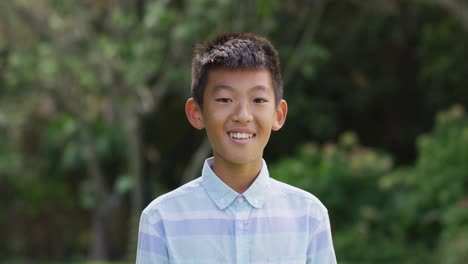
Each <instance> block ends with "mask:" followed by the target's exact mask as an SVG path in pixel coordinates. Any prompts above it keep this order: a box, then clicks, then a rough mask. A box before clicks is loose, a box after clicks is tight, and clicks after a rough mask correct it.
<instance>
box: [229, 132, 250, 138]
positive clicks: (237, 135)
mask: <svg viewBox="0 0 468 264" xmlns="http://www.w3.org/2000/svg"><path fill="white" fill-rule="evenodd" d="M229 136H230V137H231V138H236V139H240V138H242V139H244V138H252V137H253V134H250V133H234V132H231V133H229Z"/></svg>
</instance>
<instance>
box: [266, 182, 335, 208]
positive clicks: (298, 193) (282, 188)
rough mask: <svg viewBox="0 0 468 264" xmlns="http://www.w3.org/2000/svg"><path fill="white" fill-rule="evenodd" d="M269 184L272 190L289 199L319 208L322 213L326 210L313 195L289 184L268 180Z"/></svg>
mask: <svg viewBox="0 0 468 264" xmlns="http://www.w3.org/2000/svg"><path fill="white" fill-rule="evenodd" d="M270 180H271V181H270V184H271V187H272V189H273V190H275V192H277V193H281V194H283V195H286V196H287V197H288V198H289V199H292V200H296V201H302V202H304V203H306V204H308V205H310V206H314V207H319V208H320V209H321V210H322V211H323V212H325V213H327V212H328V210H327V208H326V207H325V205H324V204H323V203H322V202H321V201H320V200H319V199H318V198H317V197H316V196H315V195H313V194H311V193H310V192H307V191H305V190H303V189H300V188H298V187H295V186H292V185H290V184H287V183H284V182H281V181H278V180H276V179H274V178H270Z"/></svg>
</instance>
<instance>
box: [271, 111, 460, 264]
mask: <svg viewBox="0 0 468 264" xmlns="http://www.w3.org/2000/svg"><path fill="white" fill-rule="evenodd" d="M417 147H418V153H419V154H418V158H417V160H416V162H415V164H414V165H413V166H408V167H397V168H394V166H393V162H392V158H391V157H390V156H389V155H388V154H386V153H382V152H379V151H376V150H373V149H369V148H366V147H363V146H359V144H358V142H357V140H356V137H355V136H354V134H352V133H345V134H344V135H342V136H341V138H340V140H339V143H338V144H325V145H323V146H318V145H316V144H312V143H308V144H305V145H304V146H303V147H302V148H301V149H300V150H299V151H298V153H297V154H296V156H294V157H291V158H288V159H284V160H281V161H280V162H278V163H277V164H274V165H273V166H271V168H270V171H271V174H272V176H273V177H274V178H277V179H279V180H281V181H284V182H287V183H290V184H292V185H295V186H297V187H300V188H302V189H305V190H307V191H309V192H311V193H313V194H315V195H316V196H317V197H319V198H320V199H321V201H322V202H323V203H324V204H325V205H326V206H327V208H328V209H329V215H330V219H331V223H332V229H333V238H334V244H335V250H336V253H337V257H338V259H339V260H346V261H351V262H353V261H356V262H362V261H366V262H371V263H381V262H391V263H421V262H427V263H454V264H455V263H464V260H465V259H466V258H467V257H468V253H467V252H468V239H467V237H468V210H467V209H468V118H467V117H466V116H465V113H464V110H463V108H462V107H461V106H457V105H456V106H453V107H452V108H451V109H449V110H448V111H445V112H441V113H439V114H438V115H437V118H436V124H435V127H434V128H433V130H432V131H431V132H430V133H428V134H425V135H421V136H420V137H419V138H418V142H417Z"/></svg>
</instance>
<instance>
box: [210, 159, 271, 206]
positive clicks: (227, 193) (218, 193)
mask: <svg viewBox="0 0 468 264" xmlns="http://www.w3.org/2000/svg"><path fill="white" fill-rule="evenodd" d="M212 163H213V158H209V159H207V160H205V164H204V165H203V170H202V183H203V186H204V188H205V190H206V191H207V193H208V195H209V196H210V198H211V199H212V200H213V202H214V203H215V204H216V206H217V207H218V208H219V209H221V210H224V209H226V208H227V207H228V206H229V205H230V204H231V203H232V202H233V201H234V200H235V199H236V198H237V196H239V193H237V192H236V191H234V190H233V189H231V187H229V186H228V185H227V184H225V183H224V182H223V181H222V180H221V179H220V178H219V177H218V176H216V174H215V173H214V171H213V170H212V169H211V166H210V165H211V164H212ZM269 178H270V175H269V173H268V168H267V166H266V163H265V161H264V160H263V164H262V169H261V170H260V173H259V174H258V176H257V178H256V179H255V181H254V182H253V183H252V185H250V187H249V188H248V189H247V190H246V191H245V192H244V193H243V194H242V195H243V196H244V197H245V199H246V200H247V201H248V202H249V203H250V204H251V205H252V206H253V207H255V208H261V207H262V206H263V204H264V203H265V196H266V193H267V191H268V189H269V186H268V179H269Z"/></svg>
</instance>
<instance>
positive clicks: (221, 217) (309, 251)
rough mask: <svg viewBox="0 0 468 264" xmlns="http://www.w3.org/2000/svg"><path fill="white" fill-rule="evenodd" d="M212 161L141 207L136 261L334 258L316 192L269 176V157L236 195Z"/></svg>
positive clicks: (325, 215) (147, 263)
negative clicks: (195, 173) (174, 188)
mask: <svg viewBox="0 0 468 264" xmlns="http://www.w3.org/2000/svg"><path fill="white" fill-rule="evenodd" d="M211 163H212V158H211V159H207V160H206V161H205V164H204V167H203V172H202V176H201V177H199V178H197V179H195V180H193V181H191V182H189V183H187V184H185V185H183V186H181V187H179V188H178V189H176V190H174V191H172V192H169V193H167V194H165V195H162V196H160V197H158V198H157V199H155V200H154V201H153V202H152V203H151V204H149V205H148V207H146V208H145V210H143V213H142V215H141V219H140V230H139V235H138V249H137V260H136V263H138V264H150V263H158V264H160V263H194V264H195V263H204V264H211V263H213V264H215V263H216V264H220V263H238V264H244V263H282V264H289V263H302V264H303V263H320V264H327V263H336V258H335V251H334V249H333V243H332V237H331V231H330V222H329V218H328V213H327V209H326V208H325V207H324V206H323V204H322V203H321V202H320V201H319V200H318V199H317V198H316V197H315V196H313V195H312V194H310V193H308V192H305V191H303V190H300V189H298V188H295V187H292V186H290V185H287V184H285V183H282V182H279V181H277V180H275V179H272V178H270V176H269V173H268V169H267V166H266V163H265V161H263V167H262V170H261V171H260V174H259V175H258V177H257V178H256V179H255V181H254V183H253V184H252V185H251V186H250V187H249V189H248V190H247V191H245V192H244V193H243V194H239V193H237V192H235V191H234V190H232V189H231V188H230V187H229V186H227V185H226V184H225V183H224V182H223V181H221V180H220V179H219V178H218V177H217V176H216V175H215V173H214V172H213V170H212V169H211V167H210V164H211Z"/></svg>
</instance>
